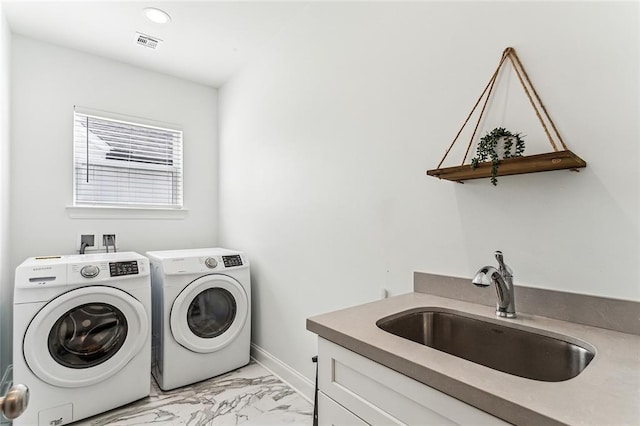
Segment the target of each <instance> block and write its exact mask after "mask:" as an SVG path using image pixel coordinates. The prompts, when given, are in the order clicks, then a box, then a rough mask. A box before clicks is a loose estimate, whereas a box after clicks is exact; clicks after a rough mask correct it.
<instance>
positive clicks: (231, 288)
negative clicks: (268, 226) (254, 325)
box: [147, 248, 251, 390]
mask: <svg viewBox="0 0 640 426" xmlns="http://www.w3.org/2000/svg"><path fill="white" fill-rule="evenodd" d="M147 257H149V261H150V262H151V289H152V299H153V335H152V336H153V337H152V365H151V372H152V374H153V376H154V377H155V379H156V381H157V382H158V385H159V386H160V388H161V389H163V390H169V389H175V388H177V387H180V386H184V385H188V384H191V383H195V382H198V381H201V380H204V379H208V378H210V377H214V376H217V375H220V374H223V373H226V372H229V371H231V370H234V369H236V368H239V367H242V366H244V365H246V364H248V363H249V350H250V343H251V282H250V276H249V260H248V259H247V258H246V256H245V255H244V254H242V253H240V252H237V251H231V250H226V249H221V248H210V249H192V250H169V251H153V252H147Z"/></svg>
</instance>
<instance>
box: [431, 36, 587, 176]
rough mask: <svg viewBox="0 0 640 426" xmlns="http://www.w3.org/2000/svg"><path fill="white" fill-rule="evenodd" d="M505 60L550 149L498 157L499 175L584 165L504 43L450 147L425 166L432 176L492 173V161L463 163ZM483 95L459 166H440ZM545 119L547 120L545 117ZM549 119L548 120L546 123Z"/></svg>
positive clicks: (576, 169) (513, 54)
mask: <svg viewBox="0 0 640 426" xmlns="http://www.w3.org/2000/svg"><path fill="white" fill-rule="evenodd" d="M507 61H508V62H509V63H510V64H511V65H512V68H513V70H514V72H515V74H516V75H517V76H518V80H519V81H520V84H521V86H522V88H523V89H524V92H525V94H526V95H527V99H528V100H529V103H530V104H531V107H532V108H533V110H534V111H535V114H536V117H537V118H538V120H539V121H540V124H541V126H542V128H543V130H544V133H545V134H546V136H547V139H548V140H549V144H550V145H551V147H552V149H553V152H550V153H546V154H538V155H529V156H524V157H515V158H507V159H502V160H500V168H499V170H498V176H506V175H515V174H524V173H536V172H544V171H551V170H562V169H569V170H574V171H578V168H582V167H586V166H587V163H586V162H585V161H584V160H583V159H581V158H580V157H578V156H577V155H576V154H574V153H573V152H571V151H570V150H569V149H568V148H567V145H566V144H565V143H564V140H563V139H562V137H561V136H560V133H559V132H558V129H557V127H556V125H555V123H554V122H553V120H552V119H551V117H550V116H549V113H548V112H547V109H546V108H545V106H544V104H543V103H542V100H541V99H540V96H539V95H538V92H537V91H536V89H535V87H534V86H533V83H531V79H530V78H529V75H528V74H527V71H526V70H525V69H524V66H523V65H522V62H521V61H520V58H519V57H518V55H517V54H516V51H515V49H514V48H513V47H507V48H506V49H505V50H504V52H502V57H501V58H500V62H499V63H498V67H497V68H496V70H495V71H494V73H493V74H492V75H491V78H490V79H489V82H488V83H487V85H486V86H485V88H484V90H483V91H482V93H481V94H480V97H479V98H478V100H477V101H476V103H475V104H474V106H473V108H472V109H471V112H470V113H469V115H468V116H467V118H466V120H465V121H464V123H463V124H462V127H460V130H459V131H458V133H457V134H456V136H455V138H453V141H452V142H451V145H449V148H448V149H447V151H446V152H445V154H444V156H443V157H442V160H440V163H438V166H437V167H436V168H435V169H432V170H427V175H429V176H434V177H437V178H439V179H446V180H451V181H456V182H460V183H462V181H464V180H468V179H479V178H486V177H489V176H491V162H490V161H489V162H483V163H479V164H478V166H477V167H475V168H474V167H472V166H471V165H470V164H466V165H465V162H466V161H467V157H468V156H469V151H470V150H471V146H472V145H473V140H474V138H475V137H476V134H477V132H478V127H479V126H480V123H481V121H482V118H483V116H484V114H485V112H486V110H487V105H488V103H489V99H490V98H491V94H492V93H493V89H494V87H495V83H496V80H497V78H498V75H499V74H500V70H501V69H502V68H503V67H504V66H505V65H506V63H507ZM483 99H484V102H483V103H482V107H481V110H480V116H479V117H478V120H477V122H476V124H475V127H474V129H473V133H472V134H471V138H470V139H469V144H468V145H467V149H466V151H465V153H464V157H463V158H462V162H461V163H460V166H454V167H445V168H441V166H442V164H443V163H444V160H445V159H446V158H447V156H448V155H449V153H450V152H451V149H452V148H453V146H454V145H455V143H456V142H457V141H458V138H459V137H460V134H462V131H463V130H464V128H465V127H466V126H467V124H468V123H469V120H471V117H472V116H473V113H474V112H475V111H476V110H477V109H478V107H479V106H480V103H481V102H482V100H483ZM534 99H535V100H534ZM545 119H546V121H545ZM547 123H548V124H547ZM554 136H555V139H554ZM556 140H557V142H559V144H560V145H561V146H562V148H563V149H562V150H559V149H558V143H556Z"/></svg>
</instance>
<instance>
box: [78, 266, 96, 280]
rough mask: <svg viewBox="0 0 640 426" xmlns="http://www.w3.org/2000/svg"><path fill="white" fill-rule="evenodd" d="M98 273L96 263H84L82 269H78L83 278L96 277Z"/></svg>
mask: <svg viewBox="0 0 640 426" xmlns="http://www.w3.org/2000/svg"><path fill="white" fill-rule="evenodd" d="M99 273H100V268H99V267H97V266H96V265H84V266H83V267H82V269H80V275H82V276H83V277H85V278H94V277H97V276H98V274H99Z"/></svg>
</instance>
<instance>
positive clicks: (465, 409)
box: [318, 337, 508, 426]
mask: <svg viewBox="0 0 640 426" xmlns="http://www.w3.org/2000/svg"><path fill="white" fill-rule="evenodd" d="M318 387H319V388H320V394H319V396H318V397H319V402H318V407H319V411H318V420H319V423H320V425H335V426H343V425H345V426H346V425H349V426H350V425H363V424H372V425H404V424H406V425H429V424H434V425H458V424H459V425H507V424H508V423H505V422H503V421H502V420H500V419H498V418H497V417H494V416H492V415H490V414H488V413H485V412H484V411H481V410H478V409H477V408H474V407H472V406H470V405H467V404H465V403H464V402H462V401H459V400H457V399H455V398H453V397H450V396H448V395H446V394H444V393H442V392H440V391H437V390H435V389H433V388H431V387H429V386H427V385H425V384H423V383H420V382H418V381H416V380H413V379H411V378H409V377H407V376H405V375H403V374H400V373H398V372H396V371H394V370H392V369H390V368H387V367H385V366H383V365H381V364H378V363H377V362H374V361H372V360H370V359H368V358H365V357H363V356H361V355H358V354H356V353H355V352H352V351H350V350H348V349H345V348H343V347H342V346H339V345H336V344H334V343H332V342H330V341H328V340H326V339H323V338H321V337H319V338H318Z"/></svg>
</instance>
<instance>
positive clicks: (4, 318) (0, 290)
mask: <svg viewBox="0 0 640 426" xmlns="http://www.w3.org/2000/svg"><path fill="white" fill-rule="evenodd" d="M10 52H11V32H10V31H9V25H8V23H7V20H6V18H5V14H4V11H3V9H2V3H1V2H0V307H1V308H0V377H1V376H2V374H3V373H4V370H5V368H6V366H7V365H8V364H10V363H11V345H10V344H9V342H11V310H10V309H5V307H6V306H8V305H10V304H11V300H12V289H13V286H12V285H11V284H12V277H13V274H12V271H11V266H10V265H11V262H10V256H9V253H10V245H9V229H10V228H9V194H10V187H9V140H10V135H11V133H10V128H9V99H10V86H9V79H10Z"/></svg>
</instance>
